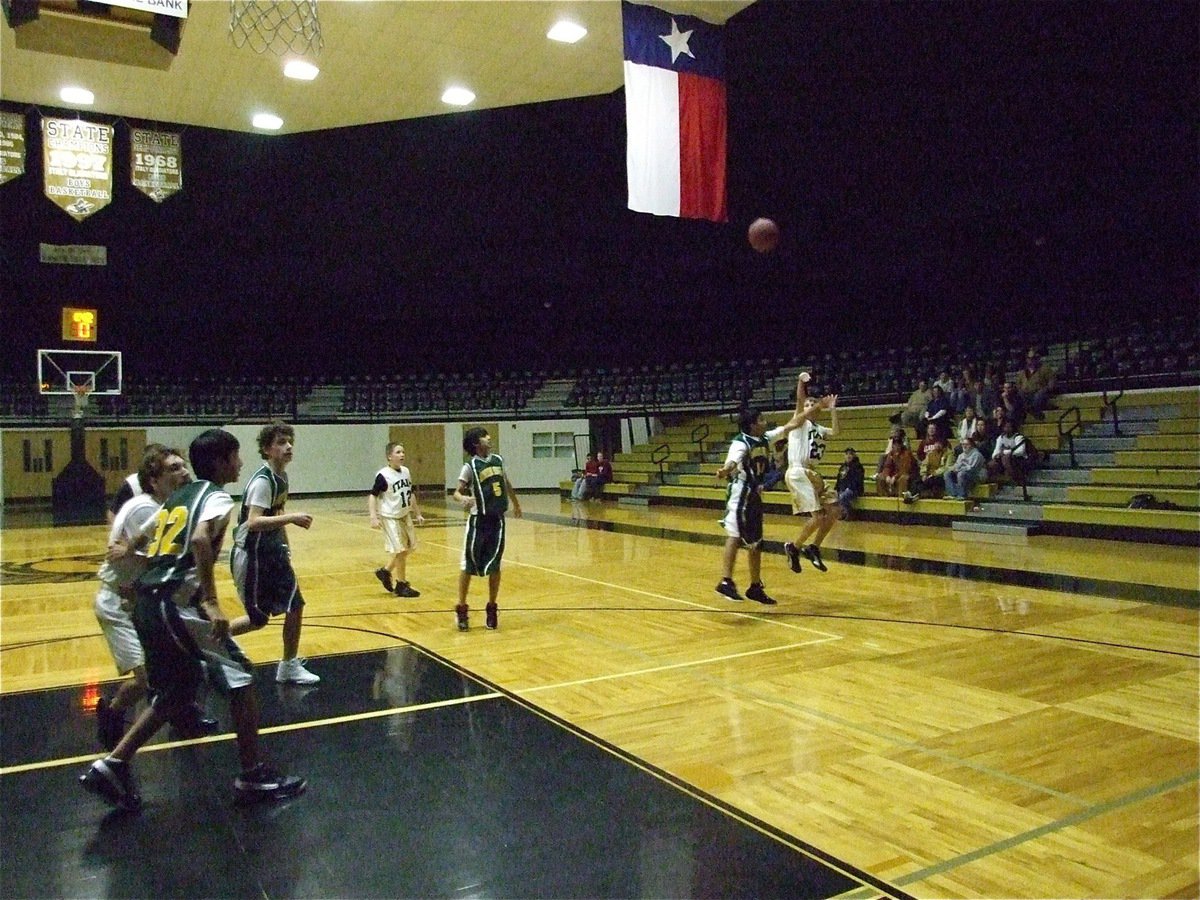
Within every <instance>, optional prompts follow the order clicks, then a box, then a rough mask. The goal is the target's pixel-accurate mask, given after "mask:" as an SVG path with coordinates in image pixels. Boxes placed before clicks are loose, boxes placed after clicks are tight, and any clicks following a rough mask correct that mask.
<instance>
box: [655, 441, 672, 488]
mask: <svg viewBox="0 0 1200 900" xmlns="http://www.w3.org/2000/svg"><path fill="white" fill-rule="evenodd" d="M660 452H661V453H662V456H659V453H660ZM670 458H671V445H670V444H659V445H658V446H657V447H655V448H654V449H653V450H652V451H651V452H650V462H652V463H654V464H655V465H656V466H658V483H659V484H666V483H667V473H666V470H665V469H663V463H665V462H666V461H667V460H668V459H670Z"/></svg>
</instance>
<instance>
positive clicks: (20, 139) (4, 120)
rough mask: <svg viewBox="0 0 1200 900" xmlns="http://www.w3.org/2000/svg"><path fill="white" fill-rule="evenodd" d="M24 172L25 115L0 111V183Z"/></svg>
mask: <svg viewBox="0 0 1200 900" xmlns="http://www.w3.org/2000/svg"><path fill="white" fill-rule="evenodd" d="M24 174H25V116H23V115H22V114H21V113H7V112H6V113H0V184H4V182H6V181H12V180H13V179H14V178H17V177H18V176H20V175H24Z"/></svg>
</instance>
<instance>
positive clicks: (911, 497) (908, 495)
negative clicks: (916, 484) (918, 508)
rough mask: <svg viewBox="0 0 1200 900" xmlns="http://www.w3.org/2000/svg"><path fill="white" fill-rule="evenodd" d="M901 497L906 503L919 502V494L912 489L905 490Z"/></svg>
mask: <svg viewBox="0 0 1200 900" xmlns="http://www.w3.org/2000/svg"><path fill="white" fill-rule="evenodd" d="M901 499H902V500H903V501H904V502H905V503H908V504H911V503H916V502H917V495H916V494H914V493H913V492H912V491H905V492H904V493H903V494H901Z"/></svg>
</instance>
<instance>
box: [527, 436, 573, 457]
mask: <svg viewBox="0 0 1200 900" xmlns="http://www.w3.org/2000/svg"><path fill="white" fill-rule="evenodd" d="M533 458H534V459H574V458H575V435H573V434H572V433H571V432H569V431H535V432H534V433H533Z"/></svg>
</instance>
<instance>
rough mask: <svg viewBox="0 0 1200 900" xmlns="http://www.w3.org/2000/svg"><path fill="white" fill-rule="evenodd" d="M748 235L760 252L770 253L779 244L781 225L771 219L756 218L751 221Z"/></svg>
mask: <svg viewBox="0 0 1200 900" xmlns="http://www.w3.org/2000/svg"><path fill="white" fill-rule="evenodd" d="M746 237H747V239H748V240H749V241H750V246H751V247H753V248H754V249H755V250H757V251H758V252H759V253H770V252H771V251H772V250H774V249H775V248H776V247H777V246H779V226H778V225H776V224H775V223H774V222H773V221H772V220H771V219H755V220H754V221H753V222H751V223H750V228H749V230H748V231H747V232H746Z"/></svg>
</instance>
